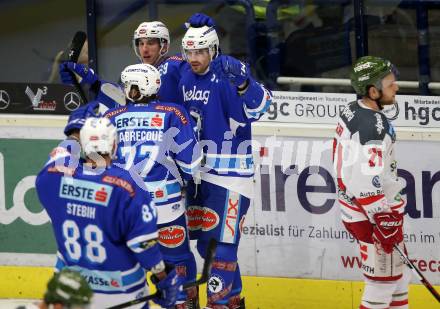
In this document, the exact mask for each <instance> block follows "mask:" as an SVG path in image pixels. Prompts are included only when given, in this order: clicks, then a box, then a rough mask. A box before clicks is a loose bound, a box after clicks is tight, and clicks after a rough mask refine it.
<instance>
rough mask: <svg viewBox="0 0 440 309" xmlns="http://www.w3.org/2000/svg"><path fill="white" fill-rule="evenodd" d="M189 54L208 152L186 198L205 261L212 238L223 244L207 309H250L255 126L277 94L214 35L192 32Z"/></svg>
mask: <svg viewBox="0 0 440 309" xmlns="http://www.w3.org/2000/svg"><path fill="white" fill-rule="evenodd" d="M182 49H183V55H184V57H185V59H186V61H188V63H189V64H190V66H191V71H188V72H185V73H184V74H183V75H182V78H181V80H180V84H179V88H180V90H181V94H182V99H183V102H184V105H185V107H186V108H187V110H189V112H190V114H191V116H193V117H194V119H195V121H196V122H197V127H198V135H199V138H200V142H201V144H202V145H203V150H204V153H203V155H204V160H203V166H202V170H201V184H200V185H197V184H195V183H190V184H189V185H188V190H187V209H188V217H189V228H190V230H191V237H192V238H193V239H197V249H198V251H199V253H200V255H201V256H205V251H206V246H207V243H208V241H209V239H210V238H215V239H216V240H217V241H218V245H217V251H216V255H215V261H214V263H213V266H212V271H211V276H210V279H209V281H208V284H207V288H208V291H207V295H208V307H209V308H215V309H220V308H221V309H223V308H231V309H232V308H244V302H243V301H242V300H241V299H240V293H241V290H242V284H241V275H240V270H239V266H238V263H237V260H238V258H237V250H238V244H239V241H240V236H241V235H240V234H241V231H240V226H241V224H242V223H243V221H244V217H245V214H246V212H247V210H248V208H249V205H250V202H251V199H252V198H253V175H254V164H253V158H252V149H251V123H252V122H253V121H256V120H258V119H259V118H260V116H261V115H262V114H264V113H265V112H266V110H267V108H268V107H269V105H270V102H271V93H270V92H269V91H268V90H267V89H266V88H265V87H264V86H262V85H261V84H259V83H257V82H256V81H255V80H254V79H253V78H252V76H251V75H250V72H249V67H247V66H246V65H245V64H244V63H242V62H240V61H238V60H237V59H235V58H233V57H230V56H226V55H221V54H220V53H219V39H218V36H217V32H216V30H215V29H214V27H209V26H202V27H190V28H189V29H188V30H187V32H186V33H185V36H184V38H183V40H182Z"/></svg>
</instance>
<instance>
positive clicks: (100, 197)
mask: <svg viewBox="0 0 440 309" xmlns="http://www.w3.org/2000/svg"><path fill="white" fill-rule="evenodd" d="M107 196H108V193H107V191H105V188H101V190H99V191H96V194H95V201H98V202H105V201H107Z"/></svg>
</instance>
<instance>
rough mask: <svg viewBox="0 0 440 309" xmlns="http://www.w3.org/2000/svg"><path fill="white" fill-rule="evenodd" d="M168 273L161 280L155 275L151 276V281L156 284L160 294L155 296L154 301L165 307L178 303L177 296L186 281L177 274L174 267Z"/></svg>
mask: <svg viewBox="0 0 440 309" xmlns="http://www.w3.org/2000/svg"><path fill="white" fill-rule="evenodd" d="M167 268H168V265H167ZM167 273H168V274H167V276H166V277H165V278H163V279H162V280H160V281H159V279H158V278H157V277H156V276H155V275H152V276H151V281H152V282H153V283H154V284H155V285H156V288H157V290H158V292H159V295H160V296H159V297H156V298H154V299H153V301H154V302H155V303H156V304H158V305H159V306H161V307H164V308H170V307H173V306H174V305H175V304H176V300H177V296H178V294H179V292H180V291H181V290H182V284H183V281H184V279H183V277H181V276H178V275H177V273H176V269H174V268H173V269H172V270H169V271H167Z"/></svg>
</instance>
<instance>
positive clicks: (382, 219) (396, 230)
mask: <svg viewBox="0 0 440 309" xmlns="http://www.w3.org/2000/svg"><path fill="white" fill-rule="evenodd" d="M373 219H374V221H375V222H376V225H375V226H374V228H373V240H374V242H375V243H376V244H378V245H380V246H381V247H382V248H383V250H384V251H385V252H386V253H391V252H393V247H394V245H396V244H399V243H401V242H402V241H403V214H401V213H398V212H397V211H393V212H390V213H383V212H382V213H376V214H374V215H373Z"/></svg>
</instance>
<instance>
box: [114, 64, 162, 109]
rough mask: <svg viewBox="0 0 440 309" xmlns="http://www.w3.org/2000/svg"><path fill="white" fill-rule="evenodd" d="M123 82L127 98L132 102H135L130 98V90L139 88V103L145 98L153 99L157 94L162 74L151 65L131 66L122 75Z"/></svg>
mask: <svg viewBox="0 0 440 309" xmlns="http://www.w3.org/2000/svg"><path fill="white" fill-rule="evenodd" d="M121 81H122V83H123V84H124V92H125V97H126V98H127V99H129V100H130V101H134V100H133V99H132V98H130V96H129V94H130V90H131V87H132V86H137V87H138V89H139V92H140V94H141V97H140V98H138V99H137V101H139V100H140V99H142V98H143V97H151V96H152V95H155V94H157V92H158V91H159V88H160V84H161V81H160V73H159V71H158V70H157V69H156V68H155V67H154V66H152V65H151V64H146V63H140V64H133V65H129V66H128V67H126V68H125V69H124V71H122V73H121Z"/></svg>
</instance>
